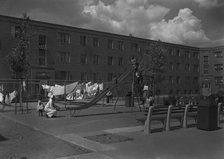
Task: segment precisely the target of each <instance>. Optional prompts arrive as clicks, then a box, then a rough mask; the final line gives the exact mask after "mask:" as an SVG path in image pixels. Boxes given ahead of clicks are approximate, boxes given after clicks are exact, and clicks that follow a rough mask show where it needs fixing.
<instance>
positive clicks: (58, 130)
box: [0, 106, 224, 159]
mask: <svg viewBox="0 0 224 159" xmlns="http://www.w3.org/2000/svg"><path fill="white" fill-rule="evenodd" d="M0 115H1V116H3V117H5V118H7V119H10V120H12V121H14V122H17V123H20V124H23V125H26V126H28V127H31V128H33V129H35V130H36V131H39V132H42V133H45V134H48V135H52V136H54V137H56V138H58V139H61V140H63V141H66V142H68V143H71V144H75V145H79V146H81V147H84V148H86V149H89V150H91V151H92V153H85V154H80V155H75V156H64V157H62V158H60V159H202V158H203V159H223V158H224V151H223V148H224V140H223V139H224V129H223V128H222V127H223V126H224V125H223V124H221V129H219V130H216V131H202V130H199V129H197V128H195V127H191V128H187V129H175V130H172V131H168V132H166V131H162V132H161V131H160V132H155V133H152V134H145V133H144V132H143V131H142V129H143V125H142V123H139V122H138V121H137V120H136V119H138V118H139V117H142V115H143V114H142V113H141V112H139V109H138V108H137V107H136V108H134V109H131V108H127V107H123V106H118V107H117V108H116V110H115V111H114V107H113V106H104V107H103V106H94V107H91V108H89V109H86V110H83V111H81V112H79V113H78V114H77V116H76V117H70V115H69V112H68V111H60V112H58V117H57V118H51V119H49V118H45V117H38V116H37V113H36V112H35V110H32V111H30V113H28V114H26V113H23V114H21V113H18V114H17V115H15V114H14V112H4V113H1V114H0ZM192 122H193V121H192ZM177 124H178V122H173V126H177ZM153 128H154V129H157V128H161V124H160V123H157V122H155V123H153ZM102 134H117V135H119V136H121V137H128V138H131V139H132V140H128V141H122V142H116V143H113V142H112V143H110V144H102V143H100V142H96V141H93V140H89V139H87V138H86V137H87V136H97V135H102Z"/></svg>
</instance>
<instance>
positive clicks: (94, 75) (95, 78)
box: [93, 72, 99, 81]
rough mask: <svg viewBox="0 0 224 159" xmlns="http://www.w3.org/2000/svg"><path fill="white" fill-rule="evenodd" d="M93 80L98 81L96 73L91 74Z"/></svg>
mask: <svg viewBox="0 0 224 159" xmlns="http://www.w3.org/2000/svg"><path fill="white" fill-rule="evenodd" d="M93 80H94V81H97V80H99V73H98V72H94V73H93Z"/></svg>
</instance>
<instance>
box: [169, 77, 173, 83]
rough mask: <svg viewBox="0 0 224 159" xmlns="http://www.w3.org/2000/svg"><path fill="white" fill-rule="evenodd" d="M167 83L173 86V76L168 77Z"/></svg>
mask: <svg viewBox="0 0 224 159" xmlns="http://www.w3.org/2000/svg"><path fill="white" fill-rule="evenodd" d="M169 82H170V83H171V84H173V76H170V77H169Z"/></svg>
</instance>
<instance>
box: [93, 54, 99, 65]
mask: <svg viewBox="0 0 224 159" xmlns="http://www.w3.org/2000/svg"><path fill="white" fill-rule="evenodd" d="M93 64H96V65H98V64H99V56H98V55H93Z"/></svg>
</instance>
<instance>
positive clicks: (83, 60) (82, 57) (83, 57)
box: [81, 54, 87, 64]
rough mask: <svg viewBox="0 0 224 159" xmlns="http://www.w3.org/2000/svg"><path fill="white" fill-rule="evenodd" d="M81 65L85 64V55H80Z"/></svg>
mask: <svg viewBox="0 0 224 159" xmlns="http://www.w3.org/2000/svg"><path fill="white" fill-rule="evenodd" d="M81 63H82V64H87V55H86V54H82V55H81Z"/></svg>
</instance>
